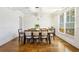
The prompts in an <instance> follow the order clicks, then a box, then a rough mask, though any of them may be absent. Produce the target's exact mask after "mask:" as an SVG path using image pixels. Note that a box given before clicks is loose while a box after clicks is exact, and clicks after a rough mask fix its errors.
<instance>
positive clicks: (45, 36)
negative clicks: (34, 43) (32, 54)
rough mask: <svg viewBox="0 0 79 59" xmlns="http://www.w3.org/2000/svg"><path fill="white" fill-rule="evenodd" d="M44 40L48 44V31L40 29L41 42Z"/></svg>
mask: <svg viewBox="0 0 79 59" xmlns="http://www.w3.org/2000/svg"><path fill="white" fill-rule="evenodd" d="M44 39H45V40H46V42H48V30H47V29H45V30H43V29H41V41H43V40H44Z"/></svg>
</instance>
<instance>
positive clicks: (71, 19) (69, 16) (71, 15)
mask: <svg viewBox="0 0 79 59" xmlns="http://www.w3.org/2000/svg"><path fill="white" fill-rule="evenodd" d="M74 25H75V10H74V9H72V10H70V11H68V12H67V13H66V33H67V34H70V35H74V28H75V26H74Z"/></svg>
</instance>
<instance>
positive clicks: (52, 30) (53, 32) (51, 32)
mask: <svg viewBox="0 0 79 59" xmlns="http://www.w3.org/2000/svg"><path fill="white" fill-rule="evenodd" d="M27 30H30V31H31V32H32V35H33V31H39V36H40V35H41V34H42V32H41V30H47V35H48V42H49V44H51V35H52V37H53V38H54V36H55V29H47V28H43V29H42V28H40V29H35V28H30V29H27ZM24 31H25V30H24ZM25 37H26V36H25V34H24V44H25V43H26V39H25ZM32 40H33V41H34V39H33V38H32Z"/></svg>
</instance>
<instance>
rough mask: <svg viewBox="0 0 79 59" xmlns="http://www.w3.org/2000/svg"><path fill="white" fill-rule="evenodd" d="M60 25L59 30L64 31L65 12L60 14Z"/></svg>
mask: <svg viewBox="0 0 79 59" xmlns="http://www.w3.org/2000/svg"><path fill="white" fill-rule="evenodd" d="M59 25H60V27H59V30H60V32H64V13H63V14H61V15H60V24H59Z"/></svg>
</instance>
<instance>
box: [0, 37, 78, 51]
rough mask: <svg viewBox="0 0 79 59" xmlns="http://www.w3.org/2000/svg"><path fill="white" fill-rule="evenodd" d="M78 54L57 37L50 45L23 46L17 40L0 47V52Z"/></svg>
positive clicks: (73, 48) (75, 49)
mask: <svg viewBox="0 0 79 59" xmlns="http://www.w3.org/2000/svg"><path fill="white" fill-rule="evenodd" d="M71 51H72V52H78V51H79V49H77V48H75V47H73V46H72V45H70V44H68V43H67V42H65V41H63V40H62V39H60V38H58V37H57V36H56V37H55V39H54V40H53V38H52V44H47V43H45V42H43V43H34V44H32V43H26V44H25V45H23V44H20V43H19V42H18V38H16V39H13V40H12V41H10V42H8V43H7V44H5V45H3V46H1V47H0V52H71Z"/></svg>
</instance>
